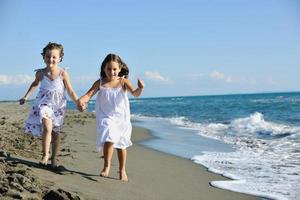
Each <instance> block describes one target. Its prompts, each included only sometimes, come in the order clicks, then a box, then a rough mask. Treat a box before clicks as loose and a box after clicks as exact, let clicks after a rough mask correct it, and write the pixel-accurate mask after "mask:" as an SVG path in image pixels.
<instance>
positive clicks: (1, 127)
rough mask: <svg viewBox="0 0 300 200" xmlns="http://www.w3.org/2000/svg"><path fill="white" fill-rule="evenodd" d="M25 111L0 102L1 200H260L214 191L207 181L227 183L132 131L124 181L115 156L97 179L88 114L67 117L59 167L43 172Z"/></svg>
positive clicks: (141, 132)
mask: <svg viewBox="0 0 300 200" xmlns="http://www.w3.org/2000/svg"><path fill="white" fill-rule="evenodd" d="M28 112H29V106H28V104H27V105H25V106H19V105H18V104H17V102H15V103H13V102H8V103H7V102H2V103H0V113H1V115H0V175H1V177H0V188H1V189H0V199H16V198H19V199H28V198H32V199H42V198H44V199H51V198H52V199H59V198H60V199H105V200H106V199H112V200H121V199H122V200H123V199H124V200H126V199H128V200H129V199H130V200H135V199H137V200H150V199H153V200H159V199H171V200H175V199H199V200H201V199H213V200H214V199H228V200H235V199H245V200H246V199H260V198H258V197H254V196H250V195H245V194H240V193H236V192H231V191H227V190H222V189H218V188H214V187H212V186H210V184H209V182H210V181H212V180H226V178H224V177H222V176H220V175H216V174H214V173H210V172H208V171H207V170H206V168H204V167H202V166H200V165H197V164H194V163H192V162H191V161H189V160H187V159H183V158H179V157H176V156H172V155H168V154H164V153H161V152H158V151H155V150H151V149H147V148H145V147H143V146H141V145H139V143H138V141H141V140H144V139H149V138H151V136H150V134H149V133H148V131H147V130H146V129H143V128H139V127H134V129H133V134H132V140H133V142H134V145H133V146H132V147H130V148H128V159H127V174H128V177H129V182H122V181H120V180H118V161H117V158H116V157H117V156H116V152H115V154H114V157H113V163H112V168H111V172H110V175H109V177H108V178H103V177H100V176H99V173H100V171H101V169H102V165H103V159H102V158H101V156H102V154H101V153H99V152H96V151H95V138H96V136H95V116H94V114H92V113H79V112H76V111H68V112H67V115H66V118H65V128H64V132H62V136H63V140H62V145H61V154H60V156H59V163H60V164H61V165H63V167H62V168H61V170H59V171H53V170H51V169H48V168H42V167H40V166H39V165H38V164H37V162H38V160H39V158H40V157H41V153H40V149H41V147H40V144H41V140H40V139H39V138H34V137H31V136H30V135H26V134H23V133H22V126H23V123H24V120H25V119H26V117H27V114H28ZM174 148H176V147H174ZM8 154H10V156H9V155H8ZM3 188H4V189H3Z"/></svg>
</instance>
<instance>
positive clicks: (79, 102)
mask: <svg viewBox="0 0 300 200" xmlns="http://www.w3.org/2000/svg"><path fill="white" fill-rule="evenodd" d="M76 104H77V109H78V110H79V111H80V112H83V111H84V110H85V109H86V108H87V106H86V103H85V102H83V101H82V100H81V99H78V100H77V103H76Z"/></svg>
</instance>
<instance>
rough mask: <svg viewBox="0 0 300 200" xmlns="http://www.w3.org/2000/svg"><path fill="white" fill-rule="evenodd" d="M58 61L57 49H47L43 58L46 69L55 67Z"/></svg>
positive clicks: (58, 53) (58, 52) (59, 59)
mask: <svg viewBox="0 0 300 200" xmlns="http://www.w3.org/2000/svg"><path fill="white" fill-rule="evenodd" d="M60 61H61V56H60V50H59V49H51V50H50V49H49V50H47V51H46V53H45V56H44V62H45V64H46V65H47V67H57V65H58V63H59V62H60Z"/></svg>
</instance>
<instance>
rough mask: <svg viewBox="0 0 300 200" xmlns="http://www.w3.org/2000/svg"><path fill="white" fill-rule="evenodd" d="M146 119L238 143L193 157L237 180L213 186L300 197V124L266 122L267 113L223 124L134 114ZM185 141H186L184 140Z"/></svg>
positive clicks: (210, 168)
mask: <svg viewBox="0 0 300 200" xmlns="http://www.w3.org/2000/svg"><path fill="white" fill-rule="evenodd" d="M132 118H133V119H140V120H142V121H147V120H158V121H165V122H166V121H167V122H169V123H171V124H173V125H176V126H178V127H180V128H184V129H193V130H197V131H198V134H199V135H201V136H206V137H209V138H214V139H218V140H220V141H223V142H225V143H228V144H231V145H233V146H234V148H235V149H236V151H234V152H226V153H222V152H211V151H209V152H199V155H197V156H194V157H193V158H192V160H193V161H194V162H196V163H199V164H202V165H204V166H206V167H208V168H209V170H211V171H213V172H215V173H220V174H222V175H224V176H227V177H229V178H232V179H235V181H214V182H212V185H214V186H216V187H220V188H224V189H229V190H233V191H239V192H244V193H248V194H255V195H259V196H263V197H266V198H272V199H281V200H284V199H291V200H294V199H298V198H299V197H300V193H299V192H298V189H299V188H300V127H298V126H290V125H286V124H279V123H275V122H270V121H266V120H265V119H264V116H263V114H261V113H258V112H256V113H253V114H251V115H250V116H249V117H245V118H238V119H234V120H232V121H231V122H230V123H228V124H222V123H194V122H190V121H189V120H188V119H187V118H185V117H181V116H178V117H170V118H162V117H159V118H156V117H147V116H140V115H133V116H132ZM183 142H184V141H183Z"/></svg>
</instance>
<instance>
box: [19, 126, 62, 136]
mask: <svg viewBox="0 0 300 200" xmlns="http://www.w3.org/2000/svg"><path fill="white" fill-rule="evenodd" d="M62 128H63V125H61V126H53V128H52V131H53V132H55V133H59V132H61V130H62ZM23 131H24V133H26V134H31V135H33V136H37V137H40V136H42V133H43V127H42V125H41V124H30V123H26V124H25V126H24V128H23Z"/></svg>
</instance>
